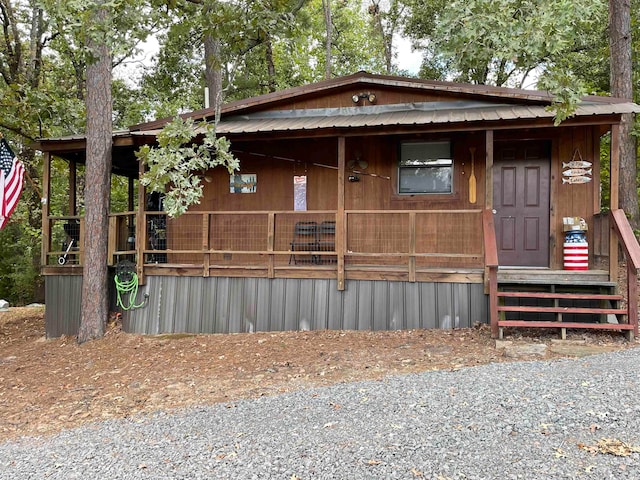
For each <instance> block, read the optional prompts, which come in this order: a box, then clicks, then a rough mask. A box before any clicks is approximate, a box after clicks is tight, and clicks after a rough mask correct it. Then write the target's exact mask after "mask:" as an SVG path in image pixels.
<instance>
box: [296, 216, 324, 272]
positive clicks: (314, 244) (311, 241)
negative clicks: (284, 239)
mask: <svg viewBox="0 0 640 480" xmlns="http://www.w3.org/2000/svg"><path fill="white" fill-rule="evenodd" d="M317 250H318V223H317V222H296V224H295V226H294V228H293V241H292V242H291V252H314V251H317ZM291 260H293V263H294V265H297V264H298V263H314V262H315V261H316V259H315V255H297V256H296V254H295V253H292V254H291V256H290V257H289V265H291Z"/></svg>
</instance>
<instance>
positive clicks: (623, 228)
mask: <svg viewBox="0 0 640 480" xmlns="http://www.w3.org/2000/svg"><path fill="white" fill-rule="evenodd" d="M611 228H612V229H613V231H614V232H615V234H616V236H617V239H618V242H619V243H620V246H621V247H622V251H623V252H624V255H625V258H626V265H627V309H628V314H627V316H628V321H629V323H630V324H631V325H633V334H634V336H636V337H637V336H638V269H640V246H639V245H638V241H637V239H636V237H635V235H634V233H633V229H632V228H631V225H630V224H629V220H628V219H627V217H626V215H625V214H624V211H623V210H622V209H616V210H612V211H611Z"/></svg>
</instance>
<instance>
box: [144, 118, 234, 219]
mask: <svg viewBox="0 0 640 480" xmlns="http://www.w3.org/2000/svg"><path fill="white" fill-rule="evenodd" d="M199 134H203V135H204V136H203V139H202V142H201V143H192V142H193V139H194V138H195V137H196V136H197V135H199ZM230 146H231V144H230V143H229V141H228V140H227V139H226V138H224V137H221V138H216V132H215V127H214V125H212V124H206V123H203V124H201V125H199V126H198V127H197V128H196V126H195V124H194V122H193V120H192V119H187V120H186V121H185V120H182V119H181V118H180V117H176V119H175V120H173V121H172V122H171V123H169V124H167V125H166V126H165V127H164V128H163V129H162V131H161V132H160V133H159V134H158V147H157V148H154V147H150V146H148V145H145V146H143V147H141V148H140V150H139V151H138V152H137V156H138V158H139V159H140V160H141V161H143V162H144V163H145V165H146V166H147V168H148V171H147V172H145V174H144V175H143V176H142V178H141V179H140V183H141V184H142V185H144V186H145V187H147V188H148V189H149V190H150V191H152V192H161V193H165V196H164V207H165V211H166V212H167V215H169V216H170V217H172V218H173V217H178V216H180V215H181V214H183V213H184V212H186V211H187V209H188V208H189V207H190V206H191V205H194V204H198V203H200V199H201V198H202V183H201V179H200V176H201V175H203V174H204V172H206V171H207V170H209V169H211V168H215V167H217V166H223V167H225V168H226V169H227V170H228V171H229V173H233V172H234V171H235V170H237V169H238V168H239V162H238V160H237V159H236V158H235V157H234V156H233V154H232V153H231V152H230V151H229V148H230Z"/></svg>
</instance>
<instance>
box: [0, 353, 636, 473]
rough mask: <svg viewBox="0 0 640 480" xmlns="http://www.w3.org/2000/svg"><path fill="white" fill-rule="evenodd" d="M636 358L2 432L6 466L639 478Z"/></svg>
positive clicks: (508, 369)
mask: <svg viewBox="0 0 640 480" xmlns="http://www.w3.org/2000/svg"><path fill="white" fill-rule="evenodd" d="M639 365H640V348H635V349H630V350H626V351H619V352H615V353H609V354H602V355H594V356H591V357H585V358H583V359H580V360H558V361H537V362H525V363H501V364H491V365H485V366H479V367H473V368H465V369H461V370H458V371H450V372H449V371H448V372H445V371H436V372H428V373H422V374H413V375H407V376H399V377H393V378H388V379H386V380H383V381H376V382H359V383H349V384H342V385H336V386H333V387H327V388H318V389H313V390H304V391H299V392H296V393H291V394H285V395H279V396H274V397H264V398H260V399H257V400H246V401H239V402H234V403H228V404H218V405H214V406H210V407H202V408H197V409H192V410H188V411H183V412H180V413H177V414H168V413H165V414H158V415H153V416H147V417H137V418H131V419H128V420H122V421H108V422H104V423H96V424H92V425H88V426H85V427H82V428H79V429H75V430H68V431H65V432H62V433H60V434H58V435H56V436H53V437H48V438H45V439H39V438H24V439H21V440H20V441H18V442H8V443H4V444H2V445H0V479H12V480H15V479H22V478H51V479H65V480H68V479H87V478H96V479H253V478H255V479H271V478H273V479H285V480H292V479H305V480H306V479H349V480H357V479H378V478H381V479H387V478H388V479H396V478H397V479H434V480H435V479H438V480H445V479H452V480H453V479H455V480H458V479H519V478H521V479H574V478H575V479H607V478H612V479H613V478H615V479H626V478H628V479H637V478H640V454H639V453H637V452H635V450H640V449H638V448H637V447H638V446H640V404H639V399H640V376H639V374H638V367H639ZM610 452H612V453H610ZM615 453H618V454H626V456H619V455H616V454H615Z"/></svg>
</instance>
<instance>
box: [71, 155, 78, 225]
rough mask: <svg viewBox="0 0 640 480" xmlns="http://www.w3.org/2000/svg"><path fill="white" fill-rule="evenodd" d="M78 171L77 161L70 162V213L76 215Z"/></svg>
mask: <svg viewBox="0 0 640 480" xmlns="http://www.w3.org/2000/svg"><path fill="white" fill-rule="evenodd" d="M77 173H78V168H77V165H76V162H74V161H70V162H69V215H75V214H76V213H77V212H78V206H77V205H78V203H77V202H76V190H77V183H78V182H77Z"/></svg>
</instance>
